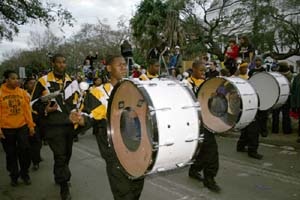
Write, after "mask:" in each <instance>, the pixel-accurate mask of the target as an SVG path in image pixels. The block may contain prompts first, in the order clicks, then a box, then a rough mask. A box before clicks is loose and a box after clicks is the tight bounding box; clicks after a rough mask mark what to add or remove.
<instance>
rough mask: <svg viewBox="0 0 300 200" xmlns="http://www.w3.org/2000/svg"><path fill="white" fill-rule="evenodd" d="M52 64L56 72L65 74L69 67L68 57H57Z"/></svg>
mask: <svg viewBox="0 0 300 200" xmlns="http://www.w3.org/2000/svg"><path fill="white" fill-rule="evenodd" d="M52 66H53V68H54V71H55V72H56V73H58V74H64V73H65V71H66V69H67V65H66V59H65V58H64V57H57V58H56V59H55V61H54V62H53V63H52Z"/></svg>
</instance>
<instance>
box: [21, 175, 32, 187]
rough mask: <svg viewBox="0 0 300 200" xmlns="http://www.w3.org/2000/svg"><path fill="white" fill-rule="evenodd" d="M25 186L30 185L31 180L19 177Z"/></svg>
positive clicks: (27, 177)
mask: <svg viewBox="0 0 300 200" xmlns="http://www.w3.org/2000/svg"><path fill="white" fill-rule="evenodd" d="M21 179H22V180H23V182H24V184H25V185H31V180H30V177H29V176H26V177H21Z"/></svg>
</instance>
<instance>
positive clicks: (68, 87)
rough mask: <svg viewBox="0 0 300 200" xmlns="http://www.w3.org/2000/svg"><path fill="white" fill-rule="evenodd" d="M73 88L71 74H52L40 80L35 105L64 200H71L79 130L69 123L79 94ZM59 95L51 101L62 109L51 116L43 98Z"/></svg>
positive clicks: (33, 102)
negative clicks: (71, 179) (71, 182)
mask: <svg viewBox="0 0 300 200" xmlns="http://www.w3.org/2000/svg"><path fill="white" fill-rule="evenodd" d="M76 83H77V82H76ZM76 83H75V84H76ZM77 86H78V83H77ZM73 88H74V87H73V86H72V80H71V78H70V77H69V76H68V75H67V74H64V75H63V76H60V75H56V74H54V72H49V73H48V74H47V75H45V76H43V77H41V78H40V79H39V80H38V82H37V84H36V86H35V88H34V91H33V93H32V101H31V104H32V108H33V110H34V111H35V112H36V113H37V114H38V116H39V117H40V118H41V125H42V126H43V127H44V131H45V138H46V140H47V142H48V144H49V147H50V149H51V150H52V152H53V155H54V171H53V172H54V179H55V182H56V183H57V184H60V186H61V196H62V199H71V197H70V192H69V186H68V182H69V181H70V178H71V172H70V168H69V162H70V159H71V155H72V146H73V138H74V135H75V130H74V125H73V124H72V123H71V121H70V120H69V114H70V113H71V111H72V110H73V109H76V105H77V103H78V102H77V101H78V91H79V90H78V91H74V90H73ZM56 91H61V93H62V95H59V96H57V97H55V99H52V100H51V101H54V102H55V103H56V104H57V105H58V109H57V110H56V111H54V112H51V113H47V112H46V111H45V108H46V106H47V103H46V104H45V103H43V102H42V101H41V100H40V97H42V96H44V95H47V94H50V93H53V92H56Z"/></svg>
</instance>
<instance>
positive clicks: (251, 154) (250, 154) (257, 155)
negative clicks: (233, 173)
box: [248, 152, 263, 160]
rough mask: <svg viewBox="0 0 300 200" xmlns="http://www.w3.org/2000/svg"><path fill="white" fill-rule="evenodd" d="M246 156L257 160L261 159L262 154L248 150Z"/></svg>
mask: <svg viewBox="0 0 300 200" xmlns="http://www.w3.org/2000/svg"><path fill="white" fill-rule="evenodd" d="M248 156H249V157H251V158H255V159H258V160H261V159H262V158H263V155H261V154H259V153H257V152H250V153H248Z"/></svg>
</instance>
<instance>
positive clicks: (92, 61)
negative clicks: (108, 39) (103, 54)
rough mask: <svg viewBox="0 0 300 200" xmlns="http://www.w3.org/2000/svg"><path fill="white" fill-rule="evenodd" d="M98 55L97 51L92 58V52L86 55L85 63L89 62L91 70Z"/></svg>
mask: <svg viewBox="0 0 300 200" xmlns="http://www.w3.org/2000/svg"><path fill="white" fill-rule="evenodd" d="M98 54H99V53H98V51H97V52H96V54H95V56H92V55H93V52H92V51H90V53H89V55H87V57H86V58H85V62H86V61H87V60H89V64H90V66H91V67H92V68H93V64H94V60H97V58H98ZM84 65H85V63H84Z"/></svg>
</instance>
